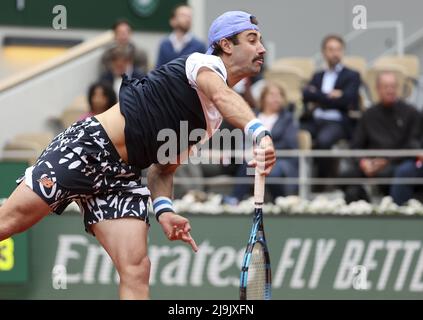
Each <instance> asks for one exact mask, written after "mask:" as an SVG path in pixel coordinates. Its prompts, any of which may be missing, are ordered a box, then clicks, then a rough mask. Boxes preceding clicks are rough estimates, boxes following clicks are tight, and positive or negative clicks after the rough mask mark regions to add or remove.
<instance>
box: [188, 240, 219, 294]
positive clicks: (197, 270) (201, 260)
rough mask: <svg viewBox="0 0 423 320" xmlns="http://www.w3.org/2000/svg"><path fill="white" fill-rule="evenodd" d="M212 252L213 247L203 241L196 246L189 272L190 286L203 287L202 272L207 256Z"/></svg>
mask: <svg viewBox="0 0 423 320" xmlns="http://www.w3.org/2000/svg"><path fill="white" fill-rule="evenodd" d="M213 252H214V247H211V246H210V245H209V242H208V241H204V242H203V243H202V244H201V245H200V246H198V251H197V253H196V254H195V258H194V263H193V267H192V271H191V278H190V282H191V285H193V286H196V287H199V286H202V285H203V271H204V270H205V268H206V261H207V256H208V255H210V254H212V253H213Z"/></svg>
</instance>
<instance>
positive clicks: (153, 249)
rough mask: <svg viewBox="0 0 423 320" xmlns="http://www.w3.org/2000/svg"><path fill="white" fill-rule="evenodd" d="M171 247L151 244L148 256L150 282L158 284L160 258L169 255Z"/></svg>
mask: <svg viewBox="0 0 423 320" xmlns="http://www.w3.org/2000/svg"><path fill="white" fill-rule="evenodd" d="M169 252H170V248H169V247H168V246H161V247H159V246H150V248H149V252H148V257H149V258H150V263H151V267H150V284H151V285H155V284H156V275H157V270H158V269H159V261H160V258H161V257H162V256H163V257H167V256H168V255H169Z"/></svg>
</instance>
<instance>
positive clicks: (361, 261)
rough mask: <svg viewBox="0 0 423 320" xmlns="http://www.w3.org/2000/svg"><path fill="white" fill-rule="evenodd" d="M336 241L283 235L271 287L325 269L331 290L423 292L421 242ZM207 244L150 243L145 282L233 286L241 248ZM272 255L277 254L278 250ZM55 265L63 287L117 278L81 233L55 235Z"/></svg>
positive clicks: (300, 283)
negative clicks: (192, 246)
mask: <svg viewBox="0 0 423 320" xmlns="http://www.w3.org/2000/svg"><path fill="white" fill-rule="evenodd" d="M338 242H339V240H335V239H311V238H306V239H301V238H288V239H286V240H285V241H284V242H283V243H281V244H280V245H281V246H282V248H281V251H280V256H279V261H277V260H275V261H273V260H272V262H273V264H272V267H273V269H272V270H273V288H274V289H275V290H280V289H281V288H283V289H284V290H305V289H309V290H311V289H312V290H318V289H319V286H321V285H322V280H321V278H322V274H323V273H325V277H324V279H325V281H330V282H329V283H332V284H333V290H335V291H336V290H352V289H356V290H363V289H365V290H367V292H368V291H369V290H374V291H376V290H377V291H382V290H389V291H391V292H392V291H393V290H396V291H401V292H405V291H407V292H416V293H417V292H423V248H422V243H421V241H417V240H381V239H374V240H370V241H364V240H362V239H350V240H347V241H346V242H345V245H344V246H342V247H339V244H338ZM212 243H213V240H211V239H207V240H204V241H203V242H201V243H199V248H200V250H199V252H198V253H197V254H194V253H192V252H191V250H190V248H189V247H188V246H186V245H185V244H176V245H174V246H166V245H164V246H158V245H150V246H149V257H150V261H151V272H150V284H151V285H152V286H154V285H161V286H168V287H171V286H176V287H183V286H192V287H201V286H211V287H214V288H216V289H217V288H228V287H230V288H236V287H238V286H239V274H240V273H239V272H240V268H241V264H242V260H243V257H244V252H245V248H241V249H238V248H235V247H232V246H212V245H211V244H212ZM335 245H336V246H337V248H338V250H337V251H335ZM335 252H336V255H334V253H335ZM273 254H274V255H275V254H276V257H277V252H274V253H273ZM335 257H336V259H334V258H335ZM55 266H63V270H66V274H65V276H66V279H64V278H63V274H62V273H59V272H58V271H60V270H59V269H57V268H56V269H55V272H53V274H52V276H53V279H52V280H53V284H54V285H55V286H56V287H58V288H59V287H60V288H63V284H64V282H63V281H64V280H65V282H66V285H67V287H69V286H70V285H72V284H77V283H78V284H81V283H82V284H87V285H95V284H103V285H111V284H113V285H114V284H116V283H118V281H119V276H118V274H117V272H116V271H115V268H114V267H113V263H112V261H111V259H110V258H109V257H108V255H107V253H106V252H105V251H104V249H103V248H101V246H99V245H98V244H93V243H92V242H91V241H90V240H89V237H88V236H85V235H72V234H69V235H60V236H59V237H58V247H57V252H56V258H55V261H54V264H53V265H52V266H51V267H52V268H51V269H50V270H53V268H54V267H55ZM393 271H395V272H393ZM328 277H332V278H329V279H328ZM368 278H369V279H371V280H372V281H369V280H368ZM332 281H333V282H332ZM284 284H285V286H284ZM324 285H325V286H327V285H328V284H327V283H325V284H324Z"/></svg>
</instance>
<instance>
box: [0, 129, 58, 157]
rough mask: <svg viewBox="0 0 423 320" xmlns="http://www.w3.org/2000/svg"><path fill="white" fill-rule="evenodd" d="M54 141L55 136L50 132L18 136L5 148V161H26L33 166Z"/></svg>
mask: <svg viewBox="0 0 423 320" xmlns="http://www.w3.org/2000/svg"><path fill="white" fill-rule="evenodd" d="M52 139H53V135H52V134H51V133H49V132H37V133H23V134H18V135H16V136H14V137H13V138H12V139H10V140H9V141H8V142H7V143H6V144H5V146H4V147H3V151H6V152H4V154H3V159H4V160H26V161H28V163H29V164H31V165H32V164H34V163H35V161H36V160H37V158H38V156H39V155H40V154H41V152H42V151H43V150H44V149H45V148H46V147H47V146H48V144H49V143H50V142H51V140H52ZM14 151H16V153H14ZM21 152H23V153H21Z"/></svg>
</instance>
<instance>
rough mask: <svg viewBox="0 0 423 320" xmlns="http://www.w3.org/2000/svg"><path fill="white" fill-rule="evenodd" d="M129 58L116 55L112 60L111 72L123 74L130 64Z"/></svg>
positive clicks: (117, 74)
mask: <svg viewBox="0 0 423 320" xmlns="http://www.w3.org/2000/svg"><path fill="white" fill-rule="evenodd" d="M130 62H131V61H130V60H129V59H126V58H125V57H117V58H115V59H114V60H113V61H112V72H113V74H114V75H115V76H121V75H122V74H124V73H125V72H126V71H127V70H128V67H129V65H130Z"/></svg>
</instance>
